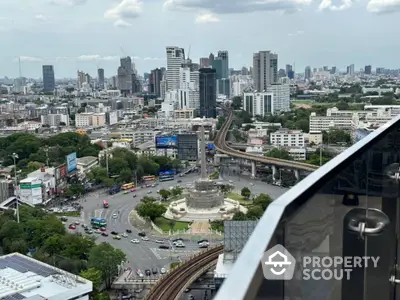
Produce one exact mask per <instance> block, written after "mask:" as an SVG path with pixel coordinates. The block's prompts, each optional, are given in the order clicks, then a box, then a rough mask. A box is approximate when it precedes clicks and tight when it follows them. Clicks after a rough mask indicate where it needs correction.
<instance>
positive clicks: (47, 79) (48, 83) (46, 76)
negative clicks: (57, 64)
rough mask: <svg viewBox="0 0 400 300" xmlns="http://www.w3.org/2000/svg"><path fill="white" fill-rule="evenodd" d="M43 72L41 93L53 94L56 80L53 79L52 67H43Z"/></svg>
mask: <svg viewBox="0 0 400 300" xmlns="http://www.w3.org/2000/svg"><path fill="white" fill-rule="evenodd" d="M42 71H43V91H44V92H54V89H55V88H56V79H55V77H54V66H51V65H45V66H43V67H42Z"/></svg>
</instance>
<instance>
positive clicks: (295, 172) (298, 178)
mask: <svg viewBox="0 0 400 300" xmlns="http://www.w3.org/2000/svg"><path fill="white" fill-rule="evenodd" d="M294 176H296V181H297V182H299V181H300V172H299V170H297V169H294Z"/></svg>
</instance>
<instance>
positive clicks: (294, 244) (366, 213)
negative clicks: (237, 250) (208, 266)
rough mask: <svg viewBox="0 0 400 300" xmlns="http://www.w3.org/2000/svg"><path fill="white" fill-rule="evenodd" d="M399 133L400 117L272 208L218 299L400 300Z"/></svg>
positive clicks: (302, 184)
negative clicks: (399, 241) (286, 260)
mask: <svg viewBox="0 0 400 300" xmlns="http://www.w3.org/2000/svg"><path fill="white" fill-rule="evenodd" d="M399 129H400V117H399V118H395V119H394V120H392V121H390V122H389V123H387V124H386V125H384V126H382V127H380V128H379V129H378V130H376V131H375V132H373V133H371V134H370V135H368V136H366V137H365V138H364V139H362V140H361V141H359V142H358V143H357V144H355V145H353V146H352V147H350V148H348V149H347V150H345V151H344V152H342V153H341V154H340V155H338V156H337V157H335V158H334V159H332V160H331V161H330V162H328V163H327V164H325V165H324V166H322V167H321V168H319V169H318V170H316V171H315V172H313V173H312V174H310V175H309V176H308V177H307V178H305V179H304V180H302V181H301V182H300V183H299V184H297V185H296V186H295V187H293V188H291V189H290V190H289V191H288V192H286V193H285V194H284V195H282V196H281V197H279V198H278V199H277V200H275V201H274V202H273V203H272V204H270V206H269V207H268V209H267V210H266V212H265V213H264V215H263V217H262V218H261V219H260V221H259V223H258V225H257V226H256V228H255V230H254V231H253V234H252V235H251V237H250V238H249V240H248V242H247V244H246V245H245V247H244V249H243V250H242V252H241V254H240V255H239V257H238V259H237V261H236V262H235V265H234V266H233V268H232V271H231V272H230V274H229V276H228V278H226V279H225V280H224V283H223V284H222V286H221V288H220V289H219V291H218V293H217V295H216V296H215V297H214V299H217V300H227V299H238V300H239V299H246V300H247V299H249V300H250V299H266V300H325V299H329V300H356V299H357V300H376V299H382V300H383V299H385V300H386V299H400V298H398V297H400V296H399V295H400V291H397V293H396V285H397V284H396V283H397V282H400V280H398V279H400V275H399V274H398V273H399V270H398V269H397V265H398V262H397V257H400V255H399V253H398V251H399V248H398V240H397V239H398V236H399V233H400V232H399V231H400V230H399V228H400V226H399V224H400V221H399V218H400V208H399V193H400V186H399V178H400V176H399V173H400V171H399V168H400V165H399V163H400V130H399ZM265 192H266V193H268V189H267V188H266V191H265ZM278 244H280V245H283V246H284V247H285V248H286V249H287V251H288V252H289V253H290V254H291V255H292V256H293V260H294V261H293V264H292V265H291V266H293V267H294V270H293V268H291V266H289V264H286V265H285V264H282V263H283V262H285V256H286V257H288V260H289V263H290V262H291V257H290V255H288V253H286V252H284V253H283V254H284V255H283V256H279V255H278V256H272V255H271V254H277V252H276V250H277V249H278V248H276V247H275V246H276V245H278ZM274 247H275V248H274ZM272 248H274V249H272ZM270 249H272V250H271V251H272V252H269V253H268V255H264V252H265V251H266V250H270ZM278 250H279V249H278ZM282 251H283V250H281V251H280V252H281V253H282ZM278 254H279V253H278ZM267 257H268V259H267ZM341 259H342V260H341ZM269 262H275V264H268V263H269ZM276 262H280V263H281V264H276ZM284 268H286V269H284ZM282 271H284V273H283V274H284V275H282ZM289 271H290V272H292V274H290V272H289ZM271 272H272V273H273V274H272V273H271ZM271 274H272V275H271ZM265 276H269V277H268V278H270V279H265ZM271 276H276V277H275V278H273V279H275V280H272V279H271ZM291 276H293V277H291ZM283 279H286V280H283Z"/></svg>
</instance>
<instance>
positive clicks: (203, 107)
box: [199, 68, 217, 118]
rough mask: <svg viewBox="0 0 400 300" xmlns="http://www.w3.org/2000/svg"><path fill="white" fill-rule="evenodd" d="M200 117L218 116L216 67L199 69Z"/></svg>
mask: <svg viewBox="0 0 400 300" xmlns="http://www.w3.org/2000/svg"><path fill="white" fill-rule="evenodd" d="M199 90H200V110H199V115H200V117H206V118H215V117H216V116H217V80H216V72H215V69H211V68H202V69H200V70H199Z"/></svg>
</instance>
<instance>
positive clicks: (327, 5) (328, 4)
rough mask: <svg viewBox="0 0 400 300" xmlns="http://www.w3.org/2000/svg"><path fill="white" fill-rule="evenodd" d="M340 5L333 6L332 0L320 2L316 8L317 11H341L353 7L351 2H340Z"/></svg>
mask: <svg viewBox="0 0 400 300" xmlns="http://www.w3.org/2000/svg"><path fill="white" fill-rule="evenodd" d="M341 1H342V2H341V4H340V5H335V4H333V2H332V0H322V2H321V3H320V5H319V6H318V10H321V11H322V10H331V11H342V10H346V9H349V8H350V7H352V6H353V0H341Z"/></svg>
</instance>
